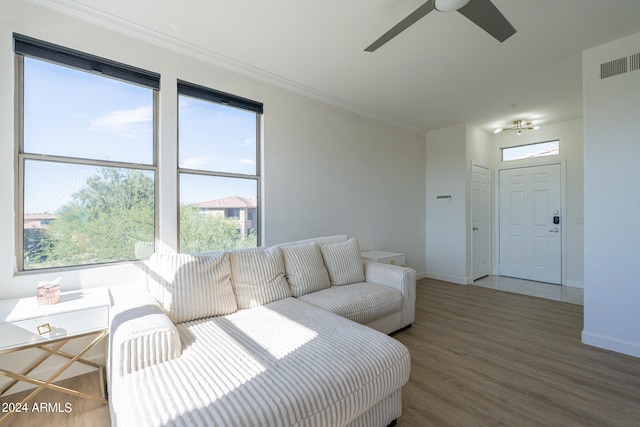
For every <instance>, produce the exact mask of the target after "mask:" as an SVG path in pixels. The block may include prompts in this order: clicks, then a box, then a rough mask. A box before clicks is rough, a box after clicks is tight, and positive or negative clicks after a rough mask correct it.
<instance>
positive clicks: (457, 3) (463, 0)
mask: <svg viewBox="0 0 640 427" xmlns="http://www.w3.org/2000/svg"><path fill="white" fill-rule="evenodd" d="M469 1H470V0H435V1H434V4H435V8H436V10H437V11H440V12H453V11H454V10H458V9H461V8H463V7H465V6H466V5H467V3H469Z"/></svg>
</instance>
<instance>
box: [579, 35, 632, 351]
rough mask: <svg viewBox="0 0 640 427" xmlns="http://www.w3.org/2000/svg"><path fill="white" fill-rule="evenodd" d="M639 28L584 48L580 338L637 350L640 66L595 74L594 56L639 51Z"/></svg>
mask: <svg viewBox="0 0 640 427" xmlns="http://www.w3.org/2000/svg"><path fill="white" fill-rule="evenodd" d="M639 46H640V34H636V35H633V36H630V37H627V38H624V39H621V40H618V41H615V42H612V43H609V44H605V45H602V46H599V47H596V48H593V49H590V50H587V51H585V52H584V54H583V100H584V188H585V197H584V207H585V236H584V243H585V246H584V260H585V268H584V329H583V332H582V341H583V342H584V343H586V344H591V345H594V346H598V347H603V348H606V349H609V350H614V351H618V352H621V353H626V354H630V355H633V356H636V357H640V328H639V327H638V325H640V310H639V309H638V308H639V305H638V304H639V302H640V262H639V261H638V260H639V258H640V192H639V191H638V184H639V183H640V167H639V166H638V162H639V161H640V103H638V99H640V71H639V70H636V71H630V72H629V73H627V74H623V75H619V76H615V77H609V78H607V79H604V80H600V79H599V70H600V64H601V63H604V62H608V61H610V60H614V59H618V58H621V57H624V56H628V55H632V54H635V53H637V52H638V51H640V48H639Z"/></svg>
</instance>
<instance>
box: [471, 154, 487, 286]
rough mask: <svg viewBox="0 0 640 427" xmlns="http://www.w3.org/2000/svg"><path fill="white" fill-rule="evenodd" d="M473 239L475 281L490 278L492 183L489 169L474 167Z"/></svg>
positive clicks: (472, 169) (472, 170)
mask: <svg viewBox="0 0 640 427" xmlns="http://www.w3.org/2000/svg"><path fill="white" fill-rule="evenodd" d="M471 172H472V176H473V200H472V201H471V203H472V215H473V218H472V224H473V225H472V228H473V232H472V239H473V280H476V279H479V278H481V277H484V276H488V275H489V273H490V268H491V193H490V190H491V186H490V185H491V183H490V175H489V169H487V168H485V167H482V166H479V165H473V166H472V167H471Z"/></svg>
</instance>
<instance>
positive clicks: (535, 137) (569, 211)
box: [491, 120, 584, 288]
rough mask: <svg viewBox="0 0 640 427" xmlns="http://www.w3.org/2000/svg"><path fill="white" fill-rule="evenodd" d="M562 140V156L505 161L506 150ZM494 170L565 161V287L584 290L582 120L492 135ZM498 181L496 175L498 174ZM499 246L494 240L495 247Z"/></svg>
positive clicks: (495, 269) (563, 219)
mask: <svg viewBox="0 0 640 427" xmlns="http://www.w3.org/2000/svg"><path fill="white" fill-rule="evenodd" d="M555 139H558V140H560V154H559V155H558V156H551V157H543V158H537V159H523V160H513V161H509V162H503V161H502V148H505V147H513V146H517V145H525V144H533V143H536V142H545V141H551V140H555ZM491 145H492V146H493V149H492V151H491V167H492V168H493V169H494V170H495V169H499V168H506V167H519V166H530V165H533V164H540V163H541V162H557V161H564V163H565V166H566V183H565V184H566V212H563V215H562V219H561V221H562V223H563V227H565V231H566V251H565V252H566V253H565V255H566V259H565V262H564V263H563V267H564V270H565V271H563V284H564V285H567V286H573V287H579V288H581V287H583V281H584V274H583V270H584V253H583V246H584V207H583V203H584V200H583V194H584V190H583V187H584V182H583V180H584V179H583V132H582V120H572V121H569V122H564V123H557V124H551V125H542V126H541V127H540V129H538V130H535V131H525V132H524V133H523V134H522V135H519V136H518V135H517V134H516V133H515V132H502V133H499V134H494V135H492V138H491ZM494 178H495V175H494ZM497 247H498V245H497V244H496V242H495V241H494V248H496V250H497ZM493 260H494V271H497V262H496V261H497V256H496V254H495V251H494V256H493Z"/></svg>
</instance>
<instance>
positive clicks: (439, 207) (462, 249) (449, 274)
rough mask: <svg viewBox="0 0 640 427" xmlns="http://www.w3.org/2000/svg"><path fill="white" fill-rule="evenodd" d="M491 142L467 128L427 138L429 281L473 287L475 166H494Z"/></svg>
mask: <svg viewBox="0 0 640 427" xmlns="http://www.w3.org/2000/svg"><path fill="white" fill-rule="evenodd" d="M489 142H490V141H489V136H488V135H487V134H486V133H485V132H483V131H481V130H479V129H477V128H474V127H473V126H470V125H466V124H461V125H455V126H450V127H447V128H443V129H437V130H433V131H430V132H429V133H428V134H427V136H426V143H425V145H426V153H425V154H426V168H427V170H426V182H427V190H426V191H427V201H426V206H427V217H426V224H427V241H426V248H427V270H426V272H425V276H426V277H430V278H434V279H439V280H445V281H448V282H453V283H458V284H467V283H470V282H471V276H472V267H473V264H472V260H471V248H472V240H471V239H472V236H471V197H472V186H471V165H472V162H477V163H479V164H483V165H485V166H488V164H489V150H490V147H491V146H490V143H489ZM449 195H450V196H451V198H446V199H438V196H449Z"/></svg>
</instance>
